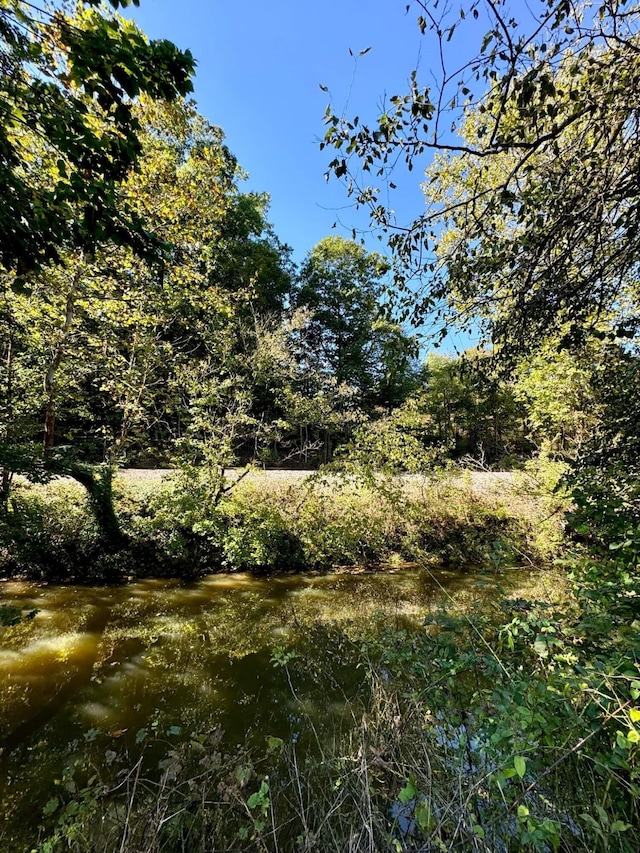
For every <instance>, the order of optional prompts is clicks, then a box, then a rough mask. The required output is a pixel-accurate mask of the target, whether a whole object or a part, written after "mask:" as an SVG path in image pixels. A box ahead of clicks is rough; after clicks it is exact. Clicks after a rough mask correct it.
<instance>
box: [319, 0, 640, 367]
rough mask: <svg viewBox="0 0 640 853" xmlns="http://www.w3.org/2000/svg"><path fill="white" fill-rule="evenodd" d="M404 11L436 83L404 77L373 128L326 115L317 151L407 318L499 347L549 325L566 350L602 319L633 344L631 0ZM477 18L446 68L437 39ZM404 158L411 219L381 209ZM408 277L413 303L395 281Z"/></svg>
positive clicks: (636, 187) (634, 33)
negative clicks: (417, 192)
mask: <svg viewBox="0 0 640 853" xmlns="http://www.w3.org/2000/svg"><path fill="white" fill-rule="evenodd" d="M408 8H409V7H408ZM410 8H412V9H416V8H417V9H418V11H419V16H418V21H417V23H418V26H419V27H420V30H421V31H422V33H423V34H424V36H425V37H427V38H430V39H432V40H433V41H432V42H431V47H433V48H435V51H436V55H437V56H439V57H440V66H441V73H440V77H439V78H438V79H437V81H436V82H435V83H434V84H433V85H430V86H429V87H428V88H421V87H420V85H419V80H418V74H417V72H414V73H413V74H412V77H411V85H410V91H409V92H408V93H403V94H398V95H392V96H391V97H389V98H386V99H385V103H384V108H383V111H382V114H380V115H378V117H377V119H376V120H375V122H374V123H372V124H371V125H370V126H369V125H366V124H363V123H362V122H360V121H359V119H358V118H354V119H352V120H349V119H346V118H343V117H342V116H340V115H338V114H336V112H335V111H334V110H333V109H332V108H331V107H330V108H329V109H328V111H327V115H326V122H327V124H328V130H327V133H326V137H325V141H324V143H323V144H327V145H329V146H332V147H333V148H334V149H336V152H337V156H336V157H335V158H334V159H333V161H332V162H331V164H330V170H331V171H332V172H333V173H334V174H335V175H336V176H337V177H339V178H344V179H346V181H347V183H348V192H349V193H350V194H352V195H354V196H355V198H356V201H357V203H358V204H361V205H368V206H369V208H370V211H371V218H372V220H373V222H374V223H375V224H377V225H379V226H380V227H381V228H382V229H383V230H384V231H385V232H387V234H388V241H389V245H390V247H391V249H392V251H393V252H394V254H395V257H396V260H397V262H398V274H397V283H398V285H399V286H400V287H401V288H402V287H404V288H405V293H406V294H407V299H406V304H407V313H412V314H413V316H414V317H416V318H418V319H424V317H425V316H427V315H428V314H430V313H431V314H432V313H434V312H435V313H436V316H437V317H439V318H440V319H441V320H442V321H443V322H444V323H447V322H450V321H451V320H457V321H458V322H462V323H466V324H471V323H476V322H478V321H479V322H480V323H481V324H482V327H483V328H484V330H485V333H486V335H487V337H492V338H493V340H494V341H495V342H498V343H500V344H502V346H503V350H505V347H506V350H509V351H510V352H512V353H513V352H516V353H517V352H522V351H524V350H526V349H527V348H529V347H530V346H531V345H532V344H533V343H534V342H535V341H538V340H540V339H542V338H544V337H545V336H546V335H547V334H548V333H549V332H554V333H555V332H558V331H559V330H560V331H562V333H563V335H564V337H565V340H568V341H575V340H579V339H581V338H582V337H584V335H585V334H586V333H587V332H589V331H590V330H595V331H596V332H597V333H599V334H602V333H603V326H604V327H607V328H609V329H610V330H611V334H613V335H615V334H616V333H617V334H618V335H633V334H634V332H635V330H636V328H637V326H638V319H639V318H638V310H637V309H638V305H637V297H638V293H637V275H638V261H639V259H640V241H639V237H638V234H639V230H638V225H639V222H640V220H639V217H640V207H639V203H638V199H639V198H640V184H639V176H640V163H639V161H638V151H639V146H638V134H639V129H640V127H639V120H640V101H639V96H638V93H639V92H640V36H639V34H638V24H639V16H640V10H639V9H638V6H637V4H634V3H633V2H625V0H623V2H616V3H613V4H601V5H596V6H595V7H591V6H582V5H575V4H572V3H569V2H567V0H538V2H536V3H534V4H533V5H531V4H528V5H527V7H526V9H525V8H520V9H519V10H518V13H517V15H516V14H515V13H512V12H511V11H510V10H509V6H508V4H507V3H506V2H494V0H487V2H486V3H480V2H472V3H470V4H467V5H465V6H463V8H462V9H461V10H459V13H456V12H454V11H453V10H452V9H451V8H450V7H443V9H439V8H438V4H434V5H431V4H426V3H422V2H419V0H416V2H414V3H412V4H411V5H410ZM483 25H484V28H486V34H485V35H484V38H483V39H482V41H481V43H480V44H479V47H478V52H477V54H476V55H473V56H470V57H468V58H466V59H464V60H462V61H461V60H460V59H459V58H457V59H456V54H455V53H453V51H452V50H451V46H450V44H449V43H450V42H451V43H452V44H455V40H456V39H457V38H459V37H460V38H463V37H464V36H461V32H465V28H467V27H473V28H474V32H475V31H477V30H478V27H480V28H483ZM457 56H458V57H459V53H458V54H457ZM451 62H453V63H454V66H455V67H451ZM612 69H615V73H612ZM434 155H435V159H434ZM402 161H404V164H405V166H406V167H407V168H408V169H409V170H411V169H413V168H414V167H418V168H421V169H425V168H426V181H425V183H424V185H423V187H424V192H425V196H426V200H427V206H426V210H425V212H424V213H422V214H421V215H419V216H418V217H417V218H416V219H415V221H414V222H412V223H409V224H405V223H399V222H397V221H396V219H395V215H394V213H393V211H392V209H391V207H390V206H388V205H386V204H384V203H383V202H382V201H381V199H382V198H384V197H385V195H384V194H383V191H382V189H381V188H385V192H386V188H389V187H390V188H391V190H392V189H393V180H394V169H395V168H396V167H398V165H399V163H401V162H402ZM368 175H371V176H374V179H375V181H376V182H377V184H371V183H370V182H369V181H368ZM396 180H397V179H396ZM385 185H386V186H385ZM416 279H417V280H418V282H419V285H418V291H417V292H418V295H417V296H416V289H415V287H413V289H412V288H409V287H408V286H407V282H408V281H413V282H415V280H416Z"/></svg>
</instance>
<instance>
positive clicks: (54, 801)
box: [42, 797, 60, 817]
mask: <svg viewBox="0 0 640 853" xmlns="http://www.w3.org/2000/svg"><path fill="white" fill-rule="evenodd" d="M59 805H60V800H59V799H58V798H57V797H52V798H51V799H50V800H47V803H46V805H45V807H44V808H43V809H42V814H43V815H44V816H45V817H49V815H52V814H53V813H54V812H55V811H56V810H57V809H58V806H59Z"/></svg>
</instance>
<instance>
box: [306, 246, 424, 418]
mask: <svg viewBox="0 0 640 853" xmlns="http://www.w3.org/2000/svg"><path fill="white" fill-rule="evenodd" d="M388 271H389V267H388V264H387V263H386V261H385V260H384V259H383V258H382V257H381V256H380V255H378V254H376V253H369V252H366V251H365V249H363V247H362V246H360V245H359V244H358V243H355V242H353V241H350V240H344V239H342V238H341V237H325V239H324V240H321V241H320V243H318V244H317V245H316V246H314V248H313V249H312V250H311V251H310V252H309V254H308V256H307V258H306V260H305V262H304V264H303V265H302V269H301V270H300V276H299V283H298V288H297V291H296V295H295V300H296V306H297V307H298V308H306V309H308V310H309V311H310V316H309V320H308V322H307V324H306V325H305V327H304V328H303V329H302V330H301V332H300V343H299V350H300V356H301V360H303V361H306V362H307V365H306V369H305V371H304V373H303V376H302V381H303V382H304V381H305V378H306V376H307V375H310V374H311V375H313V374H315V375H317V377H318V379H319V380H320V381H322V379H323V378H326V377H327V376H330V377H331V379H332V381H334V382H335V384H336V385H337V386H338V387H340V386H341V385H346V386H349V387H352V388H353V389H354V391H355V395H354V401H353V402H354V403H357V402H360V401H364V402H369V404H371V403H372V402H379V403H382V404H383V405H388V404H389V403H390V402H394V401H396V400H397V399H398V394H399V392H400V394H401V389H402V385H403V384H406V382H407V378H408V375H409V374H410V372H411V358H412V355H413V351H414V347H415V342H413V341H411V340H410V339H408V338H407V337H406V336H405V335H403V334H402V332H401V330H400V329H399V328H398V327H397V326H396V325H394V324H393V323H391V322H387V321H385V317H384V313H383V308H382V304H381V295H382V287H383V285H382V280H383V276H384V275H385V274H386V273H387V272H388ZM325 381H326V379H325ZM394 385H395V387H394ZM383 398H384V399H383ZM352 405H353V404H352Z"/></svg>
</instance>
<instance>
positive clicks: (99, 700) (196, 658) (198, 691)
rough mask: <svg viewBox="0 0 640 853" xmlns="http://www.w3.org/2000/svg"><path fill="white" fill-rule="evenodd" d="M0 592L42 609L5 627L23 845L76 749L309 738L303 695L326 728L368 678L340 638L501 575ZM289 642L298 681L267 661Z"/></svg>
mask: <svg viewBox="0 0 640 853" xmlns="http://www.w3.org/2000/svg"><path fill="white" fill-rule="evenodd" d="M541 577H542V576H541V575H540V574H539V573H525V572H523V571H517V572H516V571H514V572H512V573H507V575H506V576H501V578H500V583H501V585H502V586H503V587H508V588H510V591H511V593H512V594H514V595H524V596H526V595H527V594H528V592H529V591H530V589H529V588H530V587H532V586H533V585H536V586H537V587H539V584H540V578H541ZM549 583H550V584H552V583H553V580H552V579H550V580H549ZM0 592H1V594H2V601H3V603H7V604H13V605H14V606H16V607H20V608H24V609H30V608H36V609H37V611H38V612H37V615H36V616H35V618H34V619H33V620H31V621H25V622H23V623H21V624H19V625H17V626H14V627H11V628H6V629H4V630H2V632H1V633H0V691H1V692H0V696H1V697H2V698H1V703H0V747H1V748H2V753H1V754H0V762H1V763H2V765H3V767H2V774H1V776H0V802H1V804H2V805H1V811H2V818H1V819H2V822H1V823H0V838H1V839H3V842H4V848H5V849H11V850H16V853H17V851H19V850H22V849H30V847H29V846H28V845H29V843H32V841H33V838H32V837H29V833H26V835H25V825H24V821H25V819H26V817H25V816H26V815H27V814H28V815H30V822H31V823H32V824H33V821H34V820H35V819H34V815H37V814H41V810H42V808H43V806H44V804H45V803H46V802H47V801H48V799H49V798H50V796H51V792H52V786H53V784H54V779H55V777H56V774H58V775H59V774H60V772H61V768H62V767H63V765H64V764H65V762H68V761H69V760H70V756H73V755H75V754H81V753H82V752H83V751H87V750H91V749H96V756H99V755H101V754H104V750H105V744H107V745H108V743H109V742H110V741H111V742H116V741H117V742H118V743H119V744H122V743H123V742H126V748H127V749H128V750H129V751H130V752H131V754H132V755H135V753H136V750H138V751H139V749H140V746H139V744H140V743H141V742H142V741H143V740H144V739H145V737H146V735H147V734H148V733H150V732H152V731H158V730H162V732H163V733H166V734H167V736H173V737H177V738H179V737H180V735H181V733H182V732H193V731H206V730H213V729H214V728H219V729H221V730H222V731H224V737H225V740H226V741H227V742H228V743H231V744H234V743H237V744H244V743H247V741H251V739H252V738H256V739H259V738H262V739H264V737H265V735H269V736H273V737H287V738H291V737H294V738H297V737H303V736H304V732H303V727H304V726H303V722H302V717H301V715H300V709H301V707H302V705H304V717H305V719H308V718H309V715H310V716H311V718H312V719H316V720H317V721H318V725H319V726H320V727H322V726H323V725H327V726H328V725H329V722H330V721H331V720H332V719H333V720H335V719H336V718H339V716H340V714H341V713H343V712H344V709H345V707H346V706H347V705H348V699H349V697H350V696H352V695H353V694H354V693H355V692H357V691H358V689H359V687H360V686H361V685H362V681H363V678H364V674H363V672H362V671H361V670H356V669H355V668H354V667H353V666H352V665H350V660H353V655H350V650H349V643H350V642H351V639H350V638H353V637H356V636H357V635H358V633H359V632H363V631H365V632H366V631H367V630H371V629H372V626H373V624H374V622H375V620H376V619H382V620H384V621H385V622H386V623H391V624H392V625H394V626H397V627H411V628H414V629H416V630H419V629H420V626H421V624H422V621H423V619H424V616H425V615H426V614H427V612H428V611H429V610H430V609H433V608H436V607H440V606H442V605H446V606H448V607H455V608H456V610H457V611H458V612H460V611H464V610H465V609H467V608H469V607H471V606H472V604H473V603H474V602H476V601H477V600H478V598H481V597H484V598H486V599H487V601H490V600H491V599H492V597H494V596H495V582H492V581H491V578H487V576H486V575H482V574H481V573H475V572H468V571H467V572H462V571H457V572H456V571H444V570H442V569H437V570H436V569H427V568H419V567H415V566H412V567H400V568H391V567H390V568H386V569H384V570H379V571H376V572H360V573H348V572H344V573H340V572H337V573H332V574H325V575H321V574H302V575H295V576H291V575H281V576H272V577H268V578H258V577H253V576H249V575H243V574H233V575H222V574H218V575H212V576H208V577H204V578H202V579H200V580H198V581H195V582H190V583H181V582H179V581H168V580H144V581H138V582H135V583H132V584H130V585H128V586H119V587H82V586H52V585H50V586H37V585H34V584H29V583H17V582H6V583H4V584H3V585H2V588H1V589H0ZM291 654H300V655H301V656H302V657H303V659H304V667H303V668H302V670H300V668H298V669H297V678H296V683H295V684H292V682H291V678H290V675H289V671H288V668H287V667H286V666H282V665H280V666H278V665H274V663H276V664H277V662H278V661H280V662H282V661H283V660H285V661H286V659H287V655H291ZM97 760H99V758H98V759H97ZM25 844H26V845H27V846H26V847H25V846H21V845H25Z"/></svg>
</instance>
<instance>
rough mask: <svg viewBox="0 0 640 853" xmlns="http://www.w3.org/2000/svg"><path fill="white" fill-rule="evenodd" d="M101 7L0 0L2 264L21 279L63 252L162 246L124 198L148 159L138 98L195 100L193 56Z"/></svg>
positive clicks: (118, 2) (116, 2)
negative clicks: (107, 245)
mask: <svg viewBox="0 0 640 853" xmlns="http://www.w3.org/2000/svg"><path fill="white" fill-rule="evenodd" d="M128 3H129V0H112V5H113V6H114V7H116V8H117V7H119V6H127V5H128ZM98 5H99V3H98V2H97V0H87V2H81V3H79V4H77V6H75V7H73V9H71V8H67V7H65V6H62V7H60V8H57V9H54V10H51V11H49V10H47V9H45V8H43V9H39V8H38V7H36V6H34V5H32V4H30V3H26V2H22V0H2V2H0V45H1V47H2V51H1V59H0V186H1V187H2V201H3V203H2V207H1V208H0V231H1V232H2V235H3V239H2V247H1V250H0V261H1V263H2V264H3V265H4V267H5V268H6V269H7V270H9V271H12V272H16V273H18V275H20V274H22V273H25V272H27V271H29V270H31V269H34V268H37V267H39V266H41V265H42V264H43V263H46V262H48V261H57V260H58V259H59V257H60V251H61V249H62V248H63V247H67V248H69V247H76V248H81V249H85V250H89V251H92V250H93V249H94V248H95V246H96V245H98V244H100V243H101V242H104V241H105V240H108V241H111V242H118V243H122V244H125V245H129V246H132V247H134V248H135V249H136V250H137V251H138V252H140V253H142V254H147V255H149V254H153V253H154V252H155V253H157V251H158V248H159V244H158V243H157V241H155V240H154V239H153V236H152V235H151V234H150V233H149V232H148V230H147V228H146V226H145V223H144V221H143V219H142V218H141V217H140V216H139V215H138V214H137V212H136V211H135V209H134V208H133V207H132V206H131V205H130V204H129V200H128V199H127V198H126V197H125V196H123V194H122V193H121V192H119V187H120V185H121V184H122V182H123V181H124V180H125V178H126V177H127V175H128V174H129V173H130V172H131V170H132V169H133V168H134V167H135V165H136V163H137V161H138V159H139V157H140V154H141V142H140V138H139V133H140V129H141V128H140V124H139V121H138V118H137V115H136V112H135V99H136V98H137V97H139V96H140V95H143V94H147V95H149V96H150V97H152V98H158V99H162V100H172V99H174V98H176V97H178V96H180V95H185V94H187V93H188V92H189V91H191V89H192V84H191V79H190V77H191V74H192V73H193V71H194V67H195V64H194V60H193V58H192V56H191V54H190V53H189V51H185V52H183V51H180V50H178V48H177V47H175V45H173V44H172V43H171V42H169V41H166V40H160V41H149V40H148V39H147V38H146V37H145V36H144V35H143V34H142V33H141V32H140V30H138V28H137V27H136V26H135V24H133V23H132V22H130V21H126V20H124V19H123V18H121V17H118V16H116V15H110V14H108V13H106V12H105V11H104V10H102V11H100V10H98V9H96V8H93V7H96V6H98ZM43 161H44V162H46V163H47V168H46V171H44V172H43V169H42V163H43ZM18 286H19V285H18Z"/></svg>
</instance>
